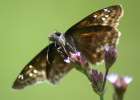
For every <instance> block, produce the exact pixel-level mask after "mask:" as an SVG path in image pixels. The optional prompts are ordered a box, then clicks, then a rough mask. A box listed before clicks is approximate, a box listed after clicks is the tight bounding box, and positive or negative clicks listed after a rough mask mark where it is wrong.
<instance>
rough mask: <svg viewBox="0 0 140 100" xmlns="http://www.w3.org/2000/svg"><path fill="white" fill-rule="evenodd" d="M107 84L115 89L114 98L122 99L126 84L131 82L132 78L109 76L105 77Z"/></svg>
mask: <svg viewBox="0 0 140 100" xmlns="http://www.w3.org/2000/svg"><path fill="white" fill-rule="evenodd" d="M107 79H108V81H109V82H111V83H112V85H113V87H114V89H115V98H121V99H122V98H123V95H124V93H125V91H126V90H127V87H128V84H130V83H131V82H132V78H131V77H128V76H125V77H122V76H119V75H117V74H110V75H108V76H107ZM121 99H114V100H121Z"/></svg>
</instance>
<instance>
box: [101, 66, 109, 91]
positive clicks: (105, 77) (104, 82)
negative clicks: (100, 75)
mask: <svg viewBox="0 0 140 100" xmlns="http://www.w3.org/2000/svg"><path fill="white" fill-rule="evenodd" d="M108 72H109V68H106V72H105V76H104V80H103V86H102V90H103V91H104V89H105V85H106V80H107V75H108Z"/></svg>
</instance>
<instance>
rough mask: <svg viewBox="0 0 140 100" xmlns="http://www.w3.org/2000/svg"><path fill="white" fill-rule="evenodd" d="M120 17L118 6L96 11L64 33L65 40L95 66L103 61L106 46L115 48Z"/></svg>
mask: <svg viewBox="0 0 140 100" xmlns="http://www.w3.org/2000/svg"><path fill="white" fill-rule="evenodd" d="M122 15H123V9H122V7H121V6H120V5H114V6H110V7H107V8H104V9H101V10H98V11H96V12H94V13H92V14H90V15H89V16H87V17H85V18H84V19H83V20H81V21H80V22H78V23H77V24H75V25H74V26H72V27H71V28H70V29H69V30H68V31H66V33H65V38H66V40H67V42H68V43H69V44H72V45H73V44H74V45H73V46H75V47H76V48H77V49H78V50H79V51H80V52H82V53H83V54H84V55H85V56H86V58H87V59H88V60H89V61H90V62H91V63H93V64H97V63H99V62H101V61H103V58H104V47H105V46H106V45H109V46H113V47H116V44H117V43H118V40H119V37H120V35H121V33H120V32H119V31H118V29H117V26H118V23H119V20H120V18H121V17H122Z"/></svg>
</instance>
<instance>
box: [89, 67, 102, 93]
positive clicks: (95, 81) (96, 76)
mask: <svg viewBox="0 0 140 100" xmlns="http://www.w3.org/2000/svg"><path fill="white" fill-rule="evenodd" d="M91 83H92V88H93V90H94V91H95V93H97V94H98V95H101V94H102V93H103V89H102V85H103V74H102V72H98V71H97V70H94V69H92V72H91Z"/></svg>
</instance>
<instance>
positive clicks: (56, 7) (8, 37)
mask: <svg viewBox="0 0 140 100" xmlns="http://www.w3.org/2000/svg"><path fill="white" fill-rule="evenodd" d="M114 4H122V5H123V7H124V17H123V18H122V20H121V22H120V25H119V30H120V31H121V32H122V36H121V39H120V43H119V45H118V50H119V57H118V60H117V62H116V63H115V64H114V66H113V67H112V69H111V72H115V73H119V74H121V75H130V76H132V77H133V83H132V84H130V86H129V88H128V91H127V93H126V95H125V100H133V99H139V98H140V95H139V89H140V78H139V77H140V76H139V75H140V72H139V71H140V68H139V67H140V64H139V63H140V55H139V54H140V33H139V32H140V30H139V29H140V28H139V26H140V25H139V18H140V13H139V9H140V7H139V4H140V1H139V0H0V100H98V96H97V95H96V94H95V93H93V91H92V89H91V86H90V83H89V82H88V80H87V78H86V77H85V76H84V75H82V74H81V73H79V72H77V71H76V70H73V71H72V72H70V73H69V74H68V75H67V76H66V77H64V79H63V80H62V81H61V82H60V84H59V85H56V86H53V85H50V84H47V83H43V84H40V85H34V86H30V87H27V88H25V89H24V90H21V91H16V90H13V89H12V88H11V86H12V84H13V81H14V80H15V78H16V76H17V75H18V73H19V72H20V71H21V69H22V68H23V67H24V65H25V64H27V62H29V61H30V60H31V58H33V57H34V56H35V55H36V54H37V53H38V52H39V51H40V50H41V49H42V48H44V47H46V46H47V45H48V44H49V41H48V36H49V35H50V34H51V33H53V32H55V31H60V32H65V31H66V30H67V29H68V28H69V27H71V26H72V25H73V24H75V23H76V22H78V21H79V20H81V19H82V18H84V17H85V16H87V15H89V14H90V13H92V12H94V11H96V10H98V9H101V8H104V7H107V6H110V5H114ZM103 68H104V67H103V66H99V69H101V70H102V69H103ZM112 92H113V89H112V86H111V84H109V83H108V84H107V88H106V95H105V100H111V94H112Z"/></svg>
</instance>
